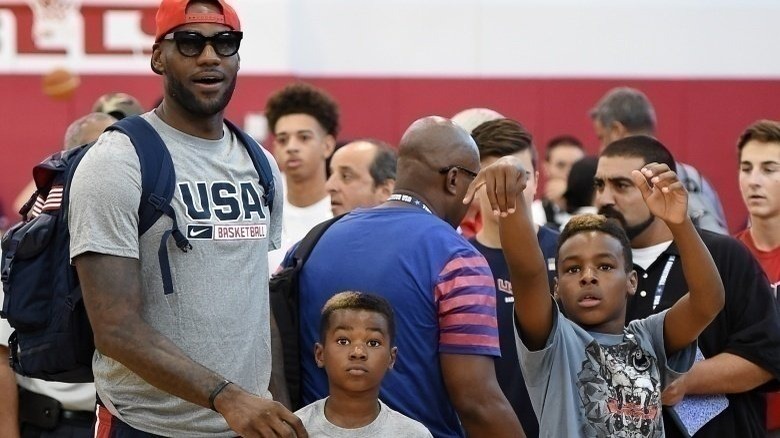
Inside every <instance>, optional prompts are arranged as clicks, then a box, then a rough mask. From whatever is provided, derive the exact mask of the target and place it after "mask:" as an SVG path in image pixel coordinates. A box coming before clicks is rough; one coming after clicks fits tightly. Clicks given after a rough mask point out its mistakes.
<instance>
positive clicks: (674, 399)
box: [661, 374, 687, 406]
mask: <svg viewBox="0 0 780 438" xmlns="http://www.w3.org/2000/svg"><path fill="white" fill-rule="evenodd" d="M686 391H687V389H686V387H685V374H683V375H682V376H680V377H678V378H677V379H675V380H674V381H673V382H672V383H670V384H669V385H668V386H667V387H666V389H664V391H663V392H662V393H661V404H663V405H664V406H674V405H676V404H677V403H680V402H681V401H682V399H683V397H685V392H686Z"/></svg>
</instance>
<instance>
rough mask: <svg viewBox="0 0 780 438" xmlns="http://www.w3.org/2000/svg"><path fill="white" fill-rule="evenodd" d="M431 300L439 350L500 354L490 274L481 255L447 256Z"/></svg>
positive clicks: (487, 354) (491, 276)
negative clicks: (436, 317) (432, 301)
mask: <svg viewBox="0 0 780 438" xmlns="http://www.w3.org/2000/svg"><path fill="white" fill-rule="evenodd" d="M435 299H436V304H437V308H438V318H439V353H451V354H478V355H486V356H501V349H500V347H499V343H498V320H497V318H496V290H495V285H494V281H493V274H492V272H491V271H490V267H489V266H488V263H487V261H486V260H485V258H484V257H483V256H482V255H481V254H479V253H477V252H476V251H473V252H463V253H461V254H456V255H454V256H453V257H451V258H450V259H449V261H448V262H447V263H446V265H445V266H444V268H443V269H442V270H441V272H440V273H439V275H438V280H437V282H436V286H435Z"/></svg>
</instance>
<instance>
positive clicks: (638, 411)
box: [577, 334, 663, 438]
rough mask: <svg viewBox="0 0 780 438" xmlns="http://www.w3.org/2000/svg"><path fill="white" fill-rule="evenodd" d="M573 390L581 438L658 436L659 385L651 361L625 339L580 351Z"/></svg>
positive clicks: (630, 339) (628, 337) (633, 342)
mask: <svg viewBox="0 0 780 438" xmlns="http://www.w3.org/2000/svg"><path fill="white" fill-rule="evenodd" d="M577 377H578V381H577V387H578V390H579V394H580V399H581V401H582V406H583V412H584V413H585V417H586V419H587V422H586V425H585V426H584V427H585V430H583V436H586V437H603V436H610V437H621V438H639V437H661V436H662V435H663V433H662V430H661V411H660V397H661V385H660V378H659V371H658V364H657V360H656V358H655V357H653V356H651V355H650V354H648V353H647V352H646V351H644V350H643V349H642V348H641V347H640V346H639V345H638V344H637V342H636V339H635V338H634V336H633V335H631V334H626V335H625V341H624V342H621V343H620V344H617V345H613V346H602V345H599V344H598V343H597V342H596V341H593V342H591V343H590V345H588V347H587V348H586V349H585V360H584V361H583V363H582V370H581V371H580V372H579V374H578V375H577Z"/></svg>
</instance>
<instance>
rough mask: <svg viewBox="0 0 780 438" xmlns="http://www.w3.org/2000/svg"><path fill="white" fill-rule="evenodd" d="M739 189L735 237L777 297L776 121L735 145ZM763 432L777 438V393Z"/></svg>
mask: <svg viewBox="0 0 780 438" xmlns="http://www.w3.org/2000/svg"><path fill="white" fill-rule="evenodd" d="M737 151H738V153H739V190H740V192H742V201H744V203H745V207H747V210H748V214H749V216H750V217H749V222H748V226H747V228H745V229H744V230H742V231H740V232H739V233H737V235H736V237H737V239H739V240H740V241H741V242H742V243H744V244H745V246H747V247H748V249H750V252H751V253H753V255H754V256H755V257H756V260H758V262H759V263H760V264H761V267H762V268H763V269H764V273H766V276H767V277H768V278H769V283H770V284H771V287H772V293H773V294H774V296H775V298H777V291H778V288H780V122H777V121H774V120H759V121H757V122H755V123H753V124H752V125H750V126H748V127H747V128H746V129H745V131H744V132H743V133H742V135H740V137H739V141H738V142H737ZM767 429H768V430H769V431H771V432H772V435H771V436H773V437H780V393H778V392H775V393H771V394H767Z"/></svg>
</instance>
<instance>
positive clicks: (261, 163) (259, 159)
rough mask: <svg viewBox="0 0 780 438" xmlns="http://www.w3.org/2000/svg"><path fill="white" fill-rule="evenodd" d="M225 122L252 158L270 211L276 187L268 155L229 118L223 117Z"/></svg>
mask: <svg viewBox="0 0 780 438" xmlns="http://www.w3.org/2000/svg"><path fill="white" fill-rule="evenodd" d="M225 124H226V125H227V126H228V128H230V130H231V131H233V133H234V134H235V135H236V136H237V137H238V139H239V140H240V141H241V144H243V145H244V147H245V148H246V150H247V152H248V153H249V157H250V158H251V159H252V164H254V166H255V170H257V174H258V175H260V185H261V186H263V192H264V193H263V199H264V200H265V205H267V206H268V211H269V212H270V211H271V210H272V209H273V206H274V197H275V196H276V187H275V184H274V174H273V171H271V164H270V163H269V162H268V157H266V156H265V154H264V153H263V151H262V149H261V146H260V145H259V144H258V143H257V142H256V141H255V139H253V138H252V137H251V136H249V135H248V134H247V133H246V132H244V131H243V130H241V129H240V128H238V127H237V126H236V125H234V124H233V123H232V122H230V120H227V119H225Z"/></svg>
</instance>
